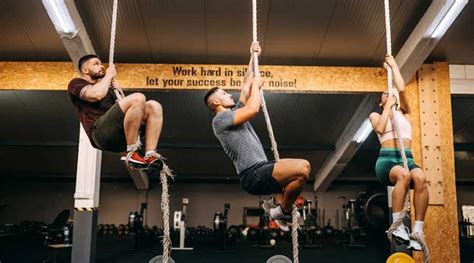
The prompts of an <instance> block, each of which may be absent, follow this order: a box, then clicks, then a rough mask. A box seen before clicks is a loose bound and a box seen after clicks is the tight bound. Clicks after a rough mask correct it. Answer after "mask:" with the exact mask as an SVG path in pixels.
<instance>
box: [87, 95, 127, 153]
mask: <svg viewBox="0 0 474 263" xmlns="http://www.w3.org/2000/svg"><path fill="white" fill-rule="evenodd" d="M124 118H125V113H123V111H122V109H121V108H120V105H119V104H118V103H115V104H114V106H112V107H111V108H110V109H109V110H108V111H107V112H106V113H105V114H104V115H102V117H100V118H99V119H98V120H97V121H96V122H94V124H93V125H92V132H91V136H92V141H93V143H94V144H95V146H96V147H97V148H99V149H100V150H103V151H109V152H125V151H126V150H127V141H126V139H125V132H124V128H123V119H124Z"/></svg>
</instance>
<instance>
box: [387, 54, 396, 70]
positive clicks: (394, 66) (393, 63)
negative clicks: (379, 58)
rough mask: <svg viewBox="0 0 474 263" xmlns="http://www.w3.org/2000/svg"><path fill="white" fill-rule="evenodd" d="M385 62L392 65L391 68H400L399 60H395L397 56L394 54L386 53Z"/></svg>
mask: <svg viewBox="0 0 474 263" xmlns="http://www.w3.org/2000/svg"><path fill="white" fill-rule="evenodd" d="M385 63H387V65H389V66H390V68H392V69H395V68H398V65H397V62H396V61H395V58H393V56H392V55H388V54H387V55H386V56H385Z"/></svg>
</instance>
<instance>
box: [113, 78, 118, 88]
mask: <svg viewBox="0 0 474 263" xmlns="http://www.w3.org/2000/svg"><path fill="white" fill-rule="evenodd" d="M112 88H114V89H120V84H119V83H118V81H116V80H115V79H113V80H112Z"/></svg>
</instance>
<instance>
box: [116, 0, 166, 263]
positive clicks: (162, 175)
mask: <svg viewBox="0 0 474 263" xmlns="http://www.w3.org/2000/svg"><path fill="white" fill-rule="evenodd" d="M117 11H118V0H114V2H113V8H112V23H111V29H110V48H109V65H113V64H114V53H115V35H116V32H117ZM113 90H114V94H115V96H116V97H117V101H119V100H121V99H123V98H125V94H124V93H123V91H122V89H120V88H113ZM140 146H141V142H140V136H138V138H137V142H136V143H135V144H134V145H133V147H132V148H133V149H131V151H129V153H128V154H127V156H126V161H127V163H128V159H129V158H130V157H131V155H132V154H133V152H135V151H136V150H138V149H139V148H140ZM163 159H164V158H162V161H163V168H162V169H161V171H160V181H161V187H162V192H161V210H162V211H163V257H162V260H163V263H168V261H169V258H170V250H171V238H170V222H169V221H170V208H169V194H168V177H170V178H173V174H172V171H171V170H170V169H169V167H168V165H166V164H165V162H164V160H163Z"/></svg>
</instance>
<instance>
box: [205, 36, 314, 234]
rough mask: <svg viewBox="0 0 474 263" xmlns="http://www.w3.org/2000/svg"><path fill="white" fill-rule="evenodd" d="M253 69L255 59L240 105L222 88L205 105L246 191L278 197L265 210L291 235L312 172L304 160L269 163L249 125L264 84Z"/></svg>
mask: <svg viewBox="0 0 474 263" xmlns="http://www.w3.org/2000/svg"><path fill="white" fill-rule="evenodd" d="M250 52H251V53H252V52H257V54H260V46H259V44H258V42H257V43H253V44H252V46H251V48H250ZM252 65H253V61H252V58H251V59H250V63H249V68H248V69H247V74H246V76H245V79H244V84H243V86H242V90H241V93H240V98H239V102H238V103H237V104H236V103H235V102H234V100H233V99H232V95H231V94H229V93H227V92H225V91H224V90H222V89H220V88H218V87H215V88H212V89H211V90H209V91H208V92H207V94H206V96H205V97H204V102H205V104H206V106H207V107H209V109H211V110H212V111H213V112H214V113H216V116H215V117H214V119H213V120H212V129H213V131H214V134H215V136H216V137H217V139H218V140H219V142H220V143H221V145H222V148H223V149H224V151H225V153H226V154H227V155H228V156H229V158H230V159H231V160H232V161H233V162H234V166H235V169H236V171H237V173H238V174H239V176H240V184H241V186H242V188H243V189H244V190H245V191H246V192H248V193H250V194H253V195H268V194H275V198H273V199H272V200H270V201H266V202H264V204H263V208H264V209H265V211H266V212H267V213H269V214H270V218H272V219H275V221H276V222H277V223H278V224H279V225H280V228H281V229H283V230H286V231H288V230H289V227H288V222H289V221H290V220H291V209H292V205H293V203H294V202H295V200H296V198H297V197H298V196H299V195H300V193H301V191H302V190H303V186H304V184H305V183H306V181H307V179H308V177H309V173H310V170H311V168H310V164H309V162H308V161H306V160H303V159H281V160H279V161H278V162H275V161H268V159H267V156H266V155H265V151H264V150H263V146H262V143H261V142H260V139H259V138H258V136H257V134H256V133H255V131H254V129H253V127H252V125H251V124H250V122H249V121H250V120H251V119H253V118H255V117H256V116H257V114H258V113H259V111H260V106H261V95H260V87H261V86H262V80H261V78H260V76H255V77H254V76H253V74H252V72H253V68H252Z"/></svg>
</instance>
